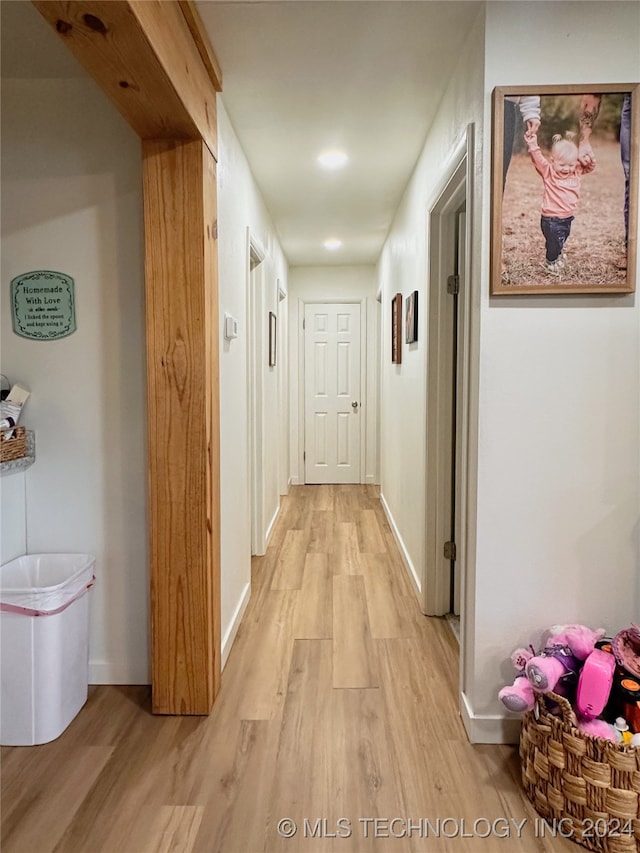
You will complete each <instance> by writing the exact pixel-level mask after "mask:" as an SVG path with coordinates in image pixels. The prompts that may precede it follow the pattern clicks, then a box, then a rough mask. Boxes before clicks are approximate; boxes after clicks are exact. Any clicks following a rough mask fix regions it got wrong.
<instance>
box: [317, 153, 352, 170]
mask: <svg viewBox="0 0 640 853" xmlns="http://www.w3.org/2000/svg"><path fill="white" fill-rule="evenodd" d="M348 159H349V158H348V156H347V155H346V153H345V152H344V151H340V150H339V149H338V148H327V150H326V151H323V152H322V153H321V154H320V155H319V157H318V163H319V164H320V165H321V166H322V168H323V169H342V167H343V166H345V165H346V163H347V161H348Z"/></svg>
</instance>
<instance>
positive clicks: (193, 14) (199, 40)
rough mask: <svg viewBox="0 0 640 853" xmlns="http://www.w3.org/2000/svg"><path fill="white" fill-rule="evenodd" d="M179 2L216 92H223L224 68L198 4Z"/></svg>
mask: <svg viewBox="0 0 640 853" xmlns="http://www.w3.org/2000/svg"><path fill="white" fill-rule="evenodd" d="M178 3H179V5H180V8H181V9H182V14H183V15H184V17H185V20H186V22H187V25H188V27H189V30H190V31H191V35H192V36H193V40H194V42H195V43H196V46H197V48H198V52H199V53H200V58H201V59H202V63H203V65H204V67H205V68H206V69H207V74H208V75H209V79H210V80H211V82H212V83H213V88H214V89H215V90H216V92H222V69H221V68H220V63H219V62H218V58H217V56H216V55H215V53H214V52H213V47H212V46H211V42H210V41H209V36H208V35H207V28H206V27H205V25H204V23H203V21H202V18H201V17H200V13H199V12H198V9H197V7H196V4H195V3H194V2H193V0H178Z"/></svg>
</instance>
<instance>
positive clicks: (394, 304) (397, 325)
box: [391, 293, 402, 364]
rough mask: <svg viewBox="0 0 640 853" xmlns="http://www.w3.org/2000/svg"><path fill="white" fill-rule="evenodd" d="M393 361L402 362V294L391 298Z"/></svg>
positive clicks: (395, 362)
mask: <svg viewBox="0 0 640 853" xmlns="http://www.w3.org/2000/svg"><path fill="white" fill-rule="evenodd" d="M391 362H392V364H402V294H401V293H396V295H395V296H394V297H393V299H392V300H391Z"/></svg>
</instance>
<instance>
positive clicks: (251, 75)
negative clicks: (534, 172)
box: [197, 0, 482, 265]
mask: <svg viewBox="0 0 640 853" xmlns="http://www.w3.org/2000/svg"><path fill="white" fill-rule="evenodd" d="M481 5H482V4H480V3H478V2H451V0H445V2H431V0H409V1H408V2H404V0H388V2H387V1H386V0H354V2H351V0H325V2H317V0H289V2H257V3H254V2H249V3H247V2H218V0H199V2H198V3H197V6H198V10H199V12H200V15H201V17H202V19H203V21H204V23H205V26H206V28H207V31H208V34H209V38H210V40H211V44H212V45H213V48H214V50H215V53H216V56H217V57H218V60H219V62H220V65H221V67H222V73H223V93H222V99H223V102H224V105H225V108H226V110H227V112H228V114H229V117H230V119H231V122H232V124H233V126H234V128H235V131H236V133H237V135H238V137H239V139H240V142H241V145H242V147H243V149H244V151H245V153H246V155H247V159H248V161H249V164H250V166H251V169H252V172H253V174H254V177H255V179H256V182H257V184H258V186H259V188H260V190H261V192H262V195H263V197H264V200H265V202H266V205H267V207H268V209H269V211H270V213H271V216H272V218H273V220H274V223H275V226H276V230H277V232H278V234H279V237H280V241H281V244H282V247H283V249H284V251H285V254H286V255H287V258H288V260H289V262H290V264H292V265H307V264H326V263H331V264H362V263H364V264H367V263H375V262H376V260H377V259H378V256H379V253H380V250H381V248H382V244H383V242H384V239H385V236H386V234H387V232H388V230H389V226H390V225H391V221H392V217H393V214H394V212H395V210H396V209H397V207H398V203H399V201H400V198H401V196H402V193H403V191H404V189H405V187H406V185H407V183H408V180H409V177H410V175H411V172H412V171H413V168H414V166H415V164H416V160H417V158H418V156H419V154H420V151H421V150H422V146H423V144H424V140H425V137H426V135H427V131H428V128H429V124H430V122H431V121H432V119H433V116H434V114H435V112H436V109H437V107H438V104H439V102H440V99H441V97H442V94H443V91H444V88H445V86H446V83H447V80H448V78H449V75H450V74H451V72H452V70H453V67H454V65H455V63H456V58H457V54H458V51H459V50H460V49H461V48H462V45H463V44H464V41H465V38H466V35H467V33H468V32H469V30H470V28H471V27H472V26H473V23H474V21H475V19H476V15H477V14H478V11H479V7H480V6H481ZM331 146H340V147H343V148H344V149H345V150H346V151H347V152H348V154H349V157H350V160H349V164H348V165H347V167H346V168H345V169H343V170H342V171H339V172H332V173H326V172H323V171H322V170H320V169H319V168H318V166H317V164H316V157H317V155H318V153H319V152H320V151H321V150H322V149H323V148H326V147H331ZM329 237H337V238H339V239H341V240H342V241H343V246H342V248H341V249H339V250H338V251H336V252H328V251H327V250H326V249H324V247H323V245H322V244H323V241H324V240H325V239H327V238H329Z"/></svg>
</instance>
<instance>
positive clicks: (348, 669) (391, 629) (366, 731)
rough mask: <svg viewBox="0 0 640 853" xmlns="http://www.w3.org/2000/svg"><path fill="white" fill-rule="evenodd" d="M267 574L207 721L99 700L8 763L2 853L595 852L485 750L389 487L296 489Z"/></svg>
mask: <svg viewBox="0 0 640 853" xmlns="http://www.w3.org/2000/svg"><path fill="white" fill-rule="evenodd" d="M252 574H253V585H252V589H253V591H252V596H251V601H250V603H249V607H248V608H247V612H246V614H245V617H244V620H243V622H242V625H241V627H240V630H239V632H238V636H237V639H236V642H235V644H234V647H233V649H232V651H231V654H230V656H229V661H228V663H227V666H226V668H225V670H224V673H223V677H222V689H221V692H220V695H219V697H218V700H217V702H216V704H215V707H214V710H213V713H212V714H211V715H210V716H209V717H154V716H152V715H151V714H150V712H149V708H150V697H149V690H148V689H147V688H138V687H91V688H90V691H89V700H88V702H87V704H86V705H85V707H84V708H83V710H82V711H81V713H80V714H79V715H78V717H77V718H76V719H75V720H74V721H73V723H72V724H71V726H70V727H69V728H68V729H67V730H66V731H65V732H64V734H63V735H62V736H61V737H60V738H58V740H56V741H54V742H53V743H50V744H46V745H43V746H39V747H25V748H17V747H5V748H3V749H2V753H1V761H2V846H1V849H2V851H3V853H49V851H58V853H94V851H95V853H160V851H162V853H168V851H174V853H265V851H266V853H271V851H273V853H279V851H282V853H284V851H286V853H297V851H307V850H308V851H318V853H324V852H325V851H344V853H354V851H382V852H383V853H387V851H388V853H396V851H397V853H403V851H427V850H428V851H436V853H437V851H443V852H445V853H448V851H451V853H466V851H476V850H477V851H487V853H494V851H495V853H500V851H504V853H534V851H537V853H543V852H544V853H546V851H560V853H564V851H566V853H571V851H574V853H575V851H577V850H579V849H580V848H579V847H577V846H576V845H575V844H573V843H571V842H569V841H565V840H562V839H560V838H556V839H554V838H551V837H549V836H547V837H546V838H541V837H536V835H537V834H539V832H537V831H536V829H537V827H536V822H535V819H536V814H535V812H534V811H533V810H532V809H531V807H530V805H529V804H528V802H527V801H526V800H525V799H524V797H523V795H522V794H521V791H520V785H519V772H520V771H519V763H518V757H517V751H516V749H515V748H514V747H496V746H472V745H470V744H469V742H468V740H467V737H466V735H465V732H464V729H463V726H462V723H461V721H460V717H459V714H458V711H457V684H458V650H457V646H456V642H455V639H454V637H453V634H452V632H451V630H450V628H449V626H448V625H447V624H446V622H445V620H444V619H429V618H426V617H424V616H423V615H422V614H421V613H420V610H419V607H418V603H417V600H416V597H415V594H414V592H413V590H412V588H411V587H410V584H409V582H408V580H407V577H406V574H405V569H404V567H403V565H402V562H401V559H400V555H399V553H398V550H397V548H396V546H395V544H394V540H393V536H392V534H391V530H390V528H389V525H388V523H387V521H386V518H385V516H384V513H383V511H382V508H381V505H380V501H379V496H378V491H377V489H375V488H373V487H367V486H298V487H294V488H292V490H291V493H290V495H289V496H287V497H286V498H284V499H283V502H282V511H281V514H280V518H279V520H278V523H277V525H276V528H275V530H274V533H273V536H272V540H271V543H270V546H269V549H268V552H267V554H266V555H265V556H264V557H261V558H254V561H253V566H252ZM285 818H287V819H291V820H293V821H295V823H296V825H297V827H298V830H297V833H296V834H295V836H294V837H292V838H285V837H283V836H282V835H281V834H279V833H278V830H277V827H278V823H279V821H281V820H283V819H285ZM376 818H377V819H378V821H377V823H376V822H375V821H374V819H376ZM394 819H395V822H393V823H392V821H394ZM447 819H448V820H447ZM305 820H306V822H307V823H306V832H305ZM427 820H428V821H429V823H427ZM409 822H411V825H410V824H409ZM494 822H495V823H494ZM523 822H524V823H523ZM507 831H508V833H509V834H508V836H507V837H505V836H506V834H507ZM488 833H489V834H488ZM487 834H488V837H481V836H483V835H487ZM332 835H334V836H336V837H331V836H332Z"/></svg>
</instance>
